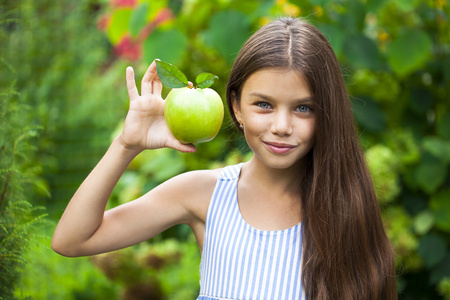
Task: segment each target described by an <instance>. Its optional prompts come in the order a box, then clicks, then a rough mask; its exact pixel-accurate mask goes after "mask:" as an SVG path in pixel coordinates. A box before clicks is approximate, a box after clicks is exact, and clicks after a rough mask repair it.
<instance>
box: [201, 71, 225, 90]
mask: <svg viewBox="0 0 450 300" xmlns="http://www.w3.org/2000/svg"><path fill="white" fill-rule="evenodd" d="M218 78H219V77H217V76H216V75H214V74H211V73H201V74H199V75H198V76H197V78H195V82H196V83H197V87H198V88H201V89H206V88H208V87H210V86H211V85H212V84H213V83H214V79H218Z"/></svg>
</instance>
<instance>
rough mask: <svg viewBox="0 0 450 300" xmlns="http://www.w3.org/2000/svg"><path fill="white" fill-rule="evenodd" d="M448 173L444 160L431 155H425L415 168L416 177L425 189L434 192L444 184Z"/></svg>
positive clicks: (419, 184)
mask: <svg viewBox="0 0 450 300" xmlns="http://www.w3.org/2000/svg"><path fill="white" fill-rule="evenodd" d="M446 173H447V166H446V165H445V164H443V163H442V161H440V160H439V159H437V158H435V157H433V156H431V155H424V156H423V157H422V160H421V161H420V164H419V165H418V166H417V168H416V169H415V172H414V177H415V179H416V181H417V185H418V186H419V187H420V188H421V189H422V190H423V191H425V192H426V193H428V194H432V193H434V192H435V191H436V190H437V189H438V188H439V187H440V186H441V185H442V183H443V182H444V180H445V176H446ZM449 203H450V202H449Z"/></svg>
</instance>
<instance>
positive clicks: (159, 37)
mask: <svg viewBox="0 0 450 300" xmlns="http://www.w3.org/2000/svg"><path fill="white" fill-rule="evenodd" d="M187 44H188V39H187V37H186V36H185V35H184V34H183V33H182V32H181V31H180V30H179V29H177V28H172V29H168V30H163V29H161V28H158V29H156V30H154V31H153V32H152V33H151V34H150V35H149V36H148V37H147V39H146V40H145V41H144V60H145V61H146V62H147V63H151V62H152V61H153V60H154V59H155V58H159V59H160V60H162V61H170V62H172V64H174V65H177V64H179V63H180V62H181V61H182V59H183V56H184V54H185V52H186V49H187Z"/></svg>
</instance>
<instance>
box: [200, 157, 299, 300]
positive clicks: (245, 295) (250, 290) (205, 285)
mask: <svg viewBox="0 0 450 300" xmlns="http://www.w3.org/2000/svg"><path fill="white" fill-rule="evenodd" d="M241 167H242V164H238V165H233V166H228V167H226V168H224V169H223V170H222V171H221V173H220V175H219V177H218V179H217V183H216V187H215V189H214V193H213V195H212V198H211V202H210V204H209V208H208V212H207V216H206V224H205V236H204V241H203V251H202V257H201V263H200V295H199V297H198V298H197V300H228V299H233V300H266V299H267V300H269V299H270V300H286V299H289V300H290V299H298V300H305V299H306V298H305V295H304V289H303V288H302V281H301V266H302V256H301V254H302V236H301V231H302V230H301V223H299V224H297V225H296V226H294V227H291V228H288V229H284V230H277V231H265V230H259V229H256V228H254V227H252V226H250V225H249V224H248V223H246V221H245V220H244V218H243V217H242V215H241V213H240V211H239V206H238V201H237V184H238V179H239V174H240V170H241Z"/></svg>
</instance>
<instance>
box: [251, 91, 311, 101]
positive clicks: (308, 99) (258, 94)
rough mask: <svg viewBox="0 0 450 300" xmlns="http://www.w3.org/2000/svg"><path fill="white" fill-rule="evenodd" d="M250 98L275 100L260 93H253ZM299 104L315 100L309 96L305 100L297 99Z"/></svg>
mask: <svg viewBox="0 0 450 300" xmlns="http://www.w3.org/2000/svg"><path fill="white" fill-rule="evenodd" d="M249 96H256V97H260V98H263V99H266V100H269V101H273V98H272V97H270V96H268V95H265V94H261V93H258V92H252V93H250V94H249ZM296 101H297V102H314V99H313V97H312V96H308V97H304V98H300V99H296Z"/></svg>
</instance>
